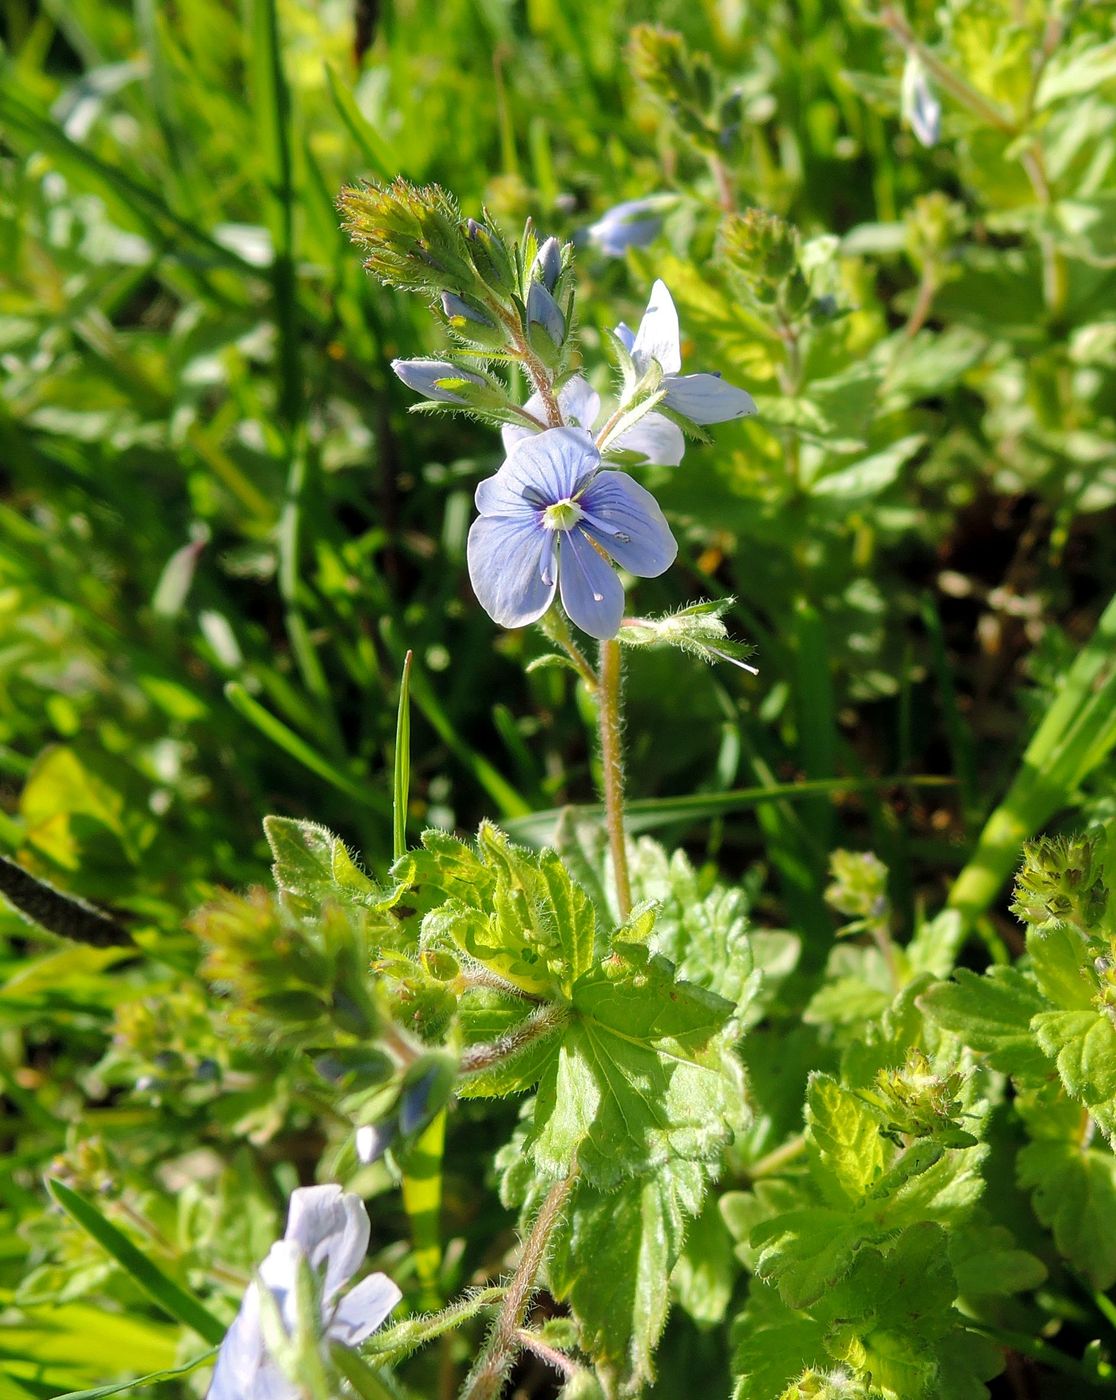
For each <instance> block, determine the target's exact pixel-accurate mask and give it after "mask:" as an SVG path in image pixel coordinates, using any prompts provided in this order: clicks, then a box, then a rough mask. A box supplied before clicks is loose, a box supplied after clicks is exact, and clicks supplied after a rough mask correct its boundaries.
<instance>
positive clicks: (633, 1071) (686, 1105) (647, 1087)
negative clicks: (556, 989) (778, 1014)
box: [529, 944, 743, 1187]
mask: <svg viewBox="0 0 1116 1400" xmlns="http://www.w3.org/2000/svg"><path fill="white" fill-rule="evenodd" d="M732 1011H733V1007H732V1003H731V1002H728V1001H725V1000H723V999H722V998H720V997H717V996H715V995H714V994H713V993H710V992H704V991H702V990H701V989H700V988H698V987H693V986H690V985H689V984H687V983H685V982H680V981H677V980H676V979H675V977H674V969H673V967H672V966H671V964H670V963H669V962H667V961H666V959H664V958H658V957H650V955H649V954H648V952H647V950H646V949H645V948H642V947H639V946H637V945H633V944H627V945H619V946H618V947H617V948H616V949H615V950H614V951H613V953H612V955H611V956H610V957H609V958H608V959H606V961H605V963H604V964H603V965H602V966H601V967H600V968H596V969H594V970H593V971H592V972H590V973H589V974H587V976H586V977H585V978H584V979H582V980H581V981H579V982H578V983H577V984H576V985H575V987H574V989H573V1003H572V1015H571V1019H570V1021H569V1022H568V1024H567V1025H566V1027H565V1028H564V1030H563V1032H562V1034H561V1037H560V1038H558V1037H555V1038H554V1039H553V1040H551V1041H549V1042H548V1045H550V1046H551V1047H552V1049H551V1054H550V1056H549V1059H548V1062H547V1064H546V1067H545V1069H544V1070H543V1072H542V1075H541V1077H540V1082H539V1088H538V1095H537V1098H536V1101H535V1110H534V1119H533V1128H532V1133H531V1137H530V1139H529V1147H530V1150H531V1151H532V1153H533V1155H534V1157H535V1160H536V1162H537V1164H538V1166H539V1168H540V1170H541V1171H543V1172H544V1173H549V1174H551V1175H557V1174H558V1173H560V1172H562V1171H565V1170H568V1167H569V1164H570V1163H571V1162H572V1161H573V1160H575V1159H576V1160H577V1162H578V1163H579V1164H580V1166H581V1169H582V1171H583V1173H584V1174H585V1177H586V1179H587V1180H588V1181H590V1182H591V1183H592V1184H593V1185H595V1186H601V1187H607V1186H613V1185H615V1184H616V1183H618V1182H619V1181H620V1180H621V1179H622V1178H623V1177H625V1176H629V1175H632V1174H633V1173H636V1172H641V1171H646V1170H647V1169H649V1168H654V1167H656V1166H658V1165H660V1164H661V1163H663V1162H665V1161H667V1160H669V1159H671V1158H672V1157H674V1158H682V1159H685V1160H696V1159H703V1158H707V1157H709V1156H711V1155H712V1154H713V1153H715V1152H716V1151H717V1150H718V1149H719V1147H720V1146H721V1145H722V1144H723V1143H724V1142H725V1140H726V1138H727V1135H728V1132H729V1123H730V1122H731V1121H732V1120H733V1118H734V1117H736V1116H737V1114H738V1111H739V1107H740V1105H741V1103H742V1101H743V1088H742V1085H741V1083H740V1077H739V1068H738V1064H737V1062H736V1061H735V1060H734V1059H733V1058H732V1056H731V1052H727V1051H726V1050H724V1049H723V1048H720V1047H719V1046H718V1045H716V1044H711V1042H713V1041H714V1037H715V1036H716V1035H717V1033H718V1032H719V1031H720V1030H721V1029H722V1028H723V1027H724V1026H726V1025H727V1024H728V1022H729V1019H730V1018H731V1016H732Z"/></svg>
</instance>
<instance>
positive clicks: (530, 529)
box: [468, 428, 678, 641]
mask: <svg viewBox="0 0 1116 1400" xmlns="http://www.w3.org/2000/svg"><path fill="white" fill-rule="evenodd" d="M601 467H602V463H601V454H600V452H599V451H598V450H597V447H596V445H595V444H594V442H593V439H592V438H591V437H590V435H589V434H588V433H587V432H585V431H584V430H582V429H580V428H549V429H547V430H546V431H545V432H542V433H539V434H538V435H535V436H531V435H528V436H527V437H525V438H522V439H521V440H520V441H518V442H516V443H514V444H513V445H512V448H511V451H510V452H509V454H508V457H507V460H506V461H505V462H504V464H503V466H502V467H501V468H500V470H499V471H498V472H497V473H496V475H495V476H492V477H489V478H488V480H487V481H482V482H481V484H480V485H479V486H478V487H477V494H476V502H477V510H478V511H479V512H480V515H479V518H478V519H477V520H475V521H474V522H473V526H472V528H471V529H470V531H469V545H468V560H469V577H470V579H471V580H472V583H473V590H474V592H475V593H476V595H477V598H478V600H479V601H480V604H481V606H482V607H483V608H484V610H485V612H487V613H488V615H489V616H490V617H491V618H492V619H493V621H494V622H498V623H499V624H500V625H501V626H502V627H525V626H526V625H527V624H528V623H531V622H537V621H538V619H539V618H540V617H542V615H543V614H544V613H545V612H546V611H547V610H548V609H549V608H550V605H551V604H552V603H553V601H554V595H555V592H556V591H557V590H558V589H561V596H562V606H563V607H564V608H565V610H566V613H567V615H568V616H569V618H570V620H571V621H572V622H573V623H575V624H576V626H578V627H580V628H581V630H582V631H583V632H587V633H588V634H589V635H590V636H591V637H598V638H600V639H601V640H602V641H604V640H607V639H608V638H610V637H614V636H615V635H616V633H617V631H618V630H619V628H620V622H621V619H622V617H623V613H624V589H623V586H622V584H621V583H620V580H619V579H618V578H617V576H616V574H615V572H614V571H613V569H612V568H611V566H610V563H609V560H610V559H611V560H615V562H616V563H617V564H619V565H620V566H621V567H622V568H624V569H627V570H628V572H629V573H633V574H636V575H637V576H638V577H640V578H657V577H658V575H659V574H661V573H663V572H664V571H665V570H666V569H668V568H669V567H670V565H671V564H672V563H673V562H674V558H675V556H676V555H677V553H678V545H677V543H676V542H675V539H674V536H673V535H672V534H671V532H670V526H669V525H668V524H667V523H666V520H665V518H664V516H663V513H662V511H661V510H660V509H659V506H658V504H657V502H656V501H655V498H654V497H653V496H652V495H651V493H650V492H649V491H646V490H645V489H644V488H643V487H642V486H640V485H639V483H638V482H636V481H633V480H632V478H631V477H630V476H628V475H627V474H626V473H625V472H619V471H602V469H601Z"/></svg>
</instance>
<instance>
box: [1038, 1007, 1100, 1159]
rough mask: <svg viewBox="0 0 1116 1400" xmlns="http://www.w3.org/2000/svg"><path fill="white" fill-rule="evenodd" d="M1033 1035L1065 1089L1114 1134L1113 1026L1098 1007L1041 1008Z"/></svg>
mask: <svg viewBox="0 0 1116 1400" xmlns="http://www.w3.org/2000/svg"><path fill="white" fill-rule="evenodd" d="M1032 1028H1033V1030H1034V1034H1035V1038H1036V1040H1037V1041H1038V1043H1039V1045H1040V1046H1041V1047H1042V1049H1043V1050H1044V1051H1045V1052H1046V1054H1047V1055H1049V1056H1050V1057H1051V1059H1053V1060H1054V1062H1055V1064H1056V1065H1057V1066H1058V1074H1059V1075H1060V1077H1061V1080H1062V1083H1063V1084H1064V1085H1065V1088H1066V1093H1067V1094H1069V1095H1070V1097H1071V1098H1073V1099H1076V1100H1077V1102H1078V1103H1081V1104H1084V1105H1085V1107H1086V1108H1088V1110H1089V1112H1090V1113H1091V1114H1092V1115H1093V1117H1094V1118H1095V1119H1096V1120H1097V1122H1098V1123H1099V1124H1100V1126H1101V1128H1102V1129H1103V1130H1104V1132H1105V1134H1106V1135H1107V1136H1108V1137H1109V1139H1111V1138H1112V1137H1113V1136H1114V1135H1116V1026H1114V1025H1113V1024H1112V1022H1111V1021H1110V1020H1109V1019H1108V1017H1107V1016H1106V1015H1105V1014H1104V1013H1103V1012H1100V1011H1096V1010H1094V1009H1089V1010H1087V1011H1084V1010H1083V1011H1043V1012H1041V1013H1040V1014H1039V1015H1037V1016H1036V1017H1035V1018H1034V1020H1033V1022H1032Z"/></svg>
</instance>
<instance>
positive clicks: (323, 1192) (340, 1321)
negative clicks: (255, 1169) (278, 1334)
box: [206, 1186, 402, 1400]
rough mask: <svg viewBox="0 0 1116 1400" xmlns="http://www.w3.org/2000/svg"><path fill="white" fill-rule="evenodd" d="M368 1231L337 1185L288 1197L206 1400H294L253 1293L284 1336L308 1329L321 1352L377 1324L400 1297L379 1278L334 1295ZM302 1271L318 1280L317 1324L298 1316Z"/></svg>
mask: <svg viewBox="0 0 1116 1400" xmlns="http://www.w3.org/2000/svg"><path fill="white" fill-rule="evenodd" d="M369 1230H370V1227H369V1223H368V1213H367V1211H366V1210H365V1208H364V1202H363V1201H362V1200H361V1199H360V1197H359V1196H354V1195H352V1194H351V1193H350V1192H348V1191H342V1190H341V1188H340V1187H339V1186H302V1187H299V1188H298V1189H297V1190H296V1191H295V1192H294V1193H293V1194H292V1195H291V1205H290V1214H289V1216H288V1219H287V1229H286V1232H285V1234H284V1235H283V1238H282V1239H281V1240H278V1241H277V1242H276V1243H275V1244H273V1245H272V1246H271V1249H270V1251H269V1253H268V1255H267V1258H266V1259H265V1260H264V1261H263V1263H262V1264H261V1265H260V1267H259V1272H258V1277H257V1278H256V1279H255V1280H254V1281H253V1282H252V1283H250V1284H249V1285H248V1289H247V1291H246V1293H245V1294H244V1301H243V1302H242V1303H241V1306H240V1311H239V1312H238V1313H237V1315H236V1319H235V1321H234V1322H233V1324H232V1326H231V1327H230V1328H229V1330H228V1332H227V1333H226V1334H225V1340H224V1341H223V1342H222V1343H221V1349H220V1351H219V1352H218V1355H217V1365H216V1369H215V1370H214V1372H213V1380H212V1381H211V1383H210V1387H209V1390H208V1392H207V1396H206V1400H298V1397H299V1396H300V1395H301V1394H302V1391H301V1390H300V1388H299V1387H298V1386H296V1385H295V1384H293V1383H292V1382H291V1381H290V1380H289V1379H288V1378H287V1377H286V1376H285V1374H284V1372H283V1371H282V1369H281V1368H280V1366H279V1364H278V1363H277V1362H276V1360H275V1358H274V1357H273V1356H272V1355H271V1353H270V1351H269V1349H268V1345H267V1342H266V1340H265V1337H264V1326H263V1321H262V1318H261V1307H260V1289H261V1288H265V1289H267V1291H268V1292H269V1293H270V1294H271V1296H272V1298H273V1299H274V1302H275V1304H276V1306H277V1308H278V1310H279V1314H280V1317H281V1318H282V1322H283V1327H284V1330H285V1331H286V1333H287V1335H288V1336H289V1337H293V1336H295V1335H297V1334H298V1333H299V1332H301V1331H302V1330H303V1329H304V1328H309V1329H311V1330H312V1331H313V1333H315V1334H316V1336H317V1341H318V1343H319V1346H320V1348H321V1349H322V1350H324V1349H325V1347H326V1346H327V1345H328V1344H329V1343H330V1342H338V1343H340V1344H341V1345H342V1346H347V1347H355V1346H357V1345H358V1343H360V1342H362V1341H363V1340H364V1339H365V1337H367V1336H369V1335H370V1334H371V1333H372V1332H374V1331H375V1330H376V1328H377V1327H379V1326H380V1325H381V1324H382V1323H383V1322H384V1320H385V1319H386V1318H387V1315H388V1313H390V1312H391V1310H392V1308H394V1307H395V1305H396V1303H398V1302H399V1299H400V1298H401V1297H402V1294H401V1293H400V1292H399V1289H398V1288H396V1286H395V1284H394V1283H392V1281H391V1279H389V1278H388V1277H387V1276H386V1275H385V1274H370V1275H369V1276H368V1277H367V1278H366V1279H363V1280H362V1281H361V1282H360V1283H358V1284H357V1285H356V1287H355V1288H351V1289H350V1290H349V1292H348V1293H347V1294H346V1295H345V1296H344V1297H343V1298H340V1297H339V1296H338V1295H339V1294H340V1292H341V1289H342V1288H343V1287H344V1286H345V1284H346V1283H348V1281H349V1279H350V1278H352V1276H353V1274H355V1273H356V1271H357V1269H359V1268H360V1265H361V1263H362V1261H363V1259H364V1256H365V1254H366V1253H367V1250H368V1236H369ZM304 1265H308V1266H309V1268H310V1269H311V1271H312V1272H313V1273H315V1274H316V1275H318V1276H319V1278H320V1280H321V1297H320V1304H321V1317H320V1319H318V1318H315V1319H307V1318H301V1317H299V1316H298V1291H297V1280H298V1272H299V1269H300V1267H302V1266H304Z"/></svg>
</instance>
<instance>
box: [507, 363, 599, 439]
mask: <svg viewBox="0 0 1116 1400" xmlns="http://www.w3.org/2000/svg"><path fill="white" fill-rule="evenodd" d="M523 407H524V408H525V409H526V410H527V412H528V413H529V414H530V415H531V417H532V418H534V419H535V420H536V421H537V422H538V424H539V426H538V427H537V428H532V427H530V426H529V425H528V424H527V423H505V424H504V426H503V427H502V428H501V429H500V436H501V437H502V438H503V439H504V451H505V452H510V451H511V450H512V448H513V447H514V446H515V444H516V443H517V442H521V441H522V440H523V438H525V437H534V435H535V434H536V433H539V432H542V431H543V429H544V428H545V427H546V409H545V408H544V407H543V401H542V399H541V397H540V396H539V395H538V394H532V395H531V397H530V398H529V399H528V400H527V402H526V403H525V404H524V405H523ZM558 407H559V408H560V409H561V410H562V418H563V420H564V422H565V423H566V424H567V426H569V427H576V428H592V426H593V424H594V423H595V422H596V421H597V416H598V414H599V413H600V411H601V396H600V395H599V394H598V393H597V391H596V389H594V388H593V386H592V385H591V384H590V383H589V381H588V379H583V378H582V376H581V375H580V374H578V375H575V376H574V378H573V379H571V380H570V381H569V382H568V383H566V384H563V386H562V388H561V389H560V390H559V392H558Z"/></svg>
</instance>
